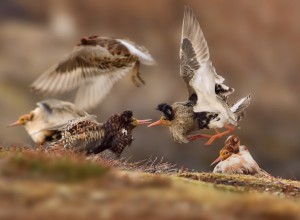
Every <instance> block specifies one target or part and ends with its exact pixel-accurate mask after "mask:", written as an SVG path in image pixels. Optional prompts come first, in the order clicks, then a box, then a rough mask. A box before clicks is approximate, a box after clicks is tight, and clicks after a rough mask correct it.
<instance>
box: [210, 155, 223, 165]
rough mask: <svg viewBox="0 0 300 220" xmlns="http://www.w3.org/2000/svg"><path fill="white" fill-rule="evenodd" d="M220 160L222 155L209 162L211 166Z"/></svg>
mask: <svg viewBox="0 0 300 220" xmlns="http://www.w3.org/2000/svg"><path fill="white" fill-rule="evenodd" d="M221 160H222V157H221V156H219V157H218V158H217V159H215V161H214V162H212V163H211V166H212V165H214V164H216V163H219V162H220V161H221Z"/></svg>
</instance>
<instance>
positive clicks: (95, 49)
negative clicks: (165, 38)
mask: <svg viewBox="0 0 300 220" xmlns="http://www.w3.org/2000/svg"><path fill="white" fill-rule="evenodd" d="M140 63H142V64H145V65H153V64H155V61H154V59H153V58H152V56H151V55H150V53H149V52H148V50H147V49H146V48H145V47H143V46H140V45H137V44H135V43H134V42H132V41H130V40H125V39H114V38H108V37H99V36H91V37H84V38H82V39H81V41H80V43H79V44H78V45H77V46H75V48H74V49H73V51H72V52H71V53H70V54H68V55H66V56H65V57H64V58H63V59H62V60H61V61H59V62H58V63H57V64H55V65H54V66H52V67H51V68H50V69H48V70H47V71H46V72H45V73H43V74H42V75H41V76H40V77H39V78H37V79H36V80H35V81H34V82H33V84H32V85H31V88H32V90H33V91H36V92H41V93H46V94H51V95H53V94H57V93H63V92H66V91H69V90H72V89H75V88H78V91H77V95H76V98H75V105H76V106H77V107H78V108H80V109H89V108H93V107H95V106H96V105H97V104H98V103H100V102H101V101H102V99H103V98H104V97H105V96H106V95H107V94H108V93H109V91H110V90H111V89H112V87H113V85H114V84H115V83H116V82H117V81H118V80H119V79H120V78H122V77H123V76H124V75H126V74H127V73H132V80H133V83H134V84H135V85H136V86H140V85H142V84H145V82H144V80H143V79H142V78H141V76H140V73H139V65H140Z"/></svg>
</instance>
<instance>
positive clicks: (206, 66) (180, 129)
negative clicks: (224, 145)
mask: <svg viewBox="0 0 300 220" xmlns="http://www.w3.org/2000/svg"><path fill="white" fill-rule="evenodd" d="M180 76H181V77H182V78H183V80H184V81H185V83H186V85H187V88H188V92H189V98H188V101H187V102H180V103H175V104H173V105H172V106H170V105H168V104H164V103H163V104H160V105H158V108H157V109H158V110H160V111H162V112H163V113H164V116H162V117H161V118H160V120H158V121H157V122H154V123H152V124H151V125H149V127H151V126H155V125H166V126H168V127H169V128H170V132H171V134H172V137H173V139H174V140H175V141H178V142H180V143H187V142H189V141H191V140H195V139H198V138H209V140H208V141H207V142H206V145H210V144H212V143H213V142H214V140H215V139H217V138H221V137H222V136H224V135H227V134H228V133H230V132H232V131H233V130H234V128H235V126H237V122H238V121H239V120H241V119H242V116H243V112H244V109H245V108H247V107H248V105H249V104H250V95H248V96H247V97H244V98H242V99H240V100H239V101H237V102H236V103H235V104H234V105H232V106H231V107H229V105H228V103H227V97H228V96H229V95H230V94H231V93H232V92H233V91H234V90H233V89H232V88H229V87H228V86H226V85H224V84H223V82H224V78H223V77H222V76H220V75H218V74H217V73H216V71H215V68H214V67H213V65H212V63H211V61H210V55H209V50H208V46H207V42H206V40H205V38H204V35H203V32H202V30H201V28H200V25H199V23H198V21H197V19H196V17H195V15H194V13H193V11H192V9H191V8H190V7H185V11H184V18H183V26H182V35H181V47H180ZM218 128H226V129H227V130H226V131H224V132H219V131H218V130H217V129H218ZM200 129H214V131H215V134H214V135H205V134H195V133H194V132H196V131H199V130H200Z"/></svg>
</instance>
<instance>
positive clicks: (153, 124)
mask: <svg viewBox="0 0 300 220" xmlns="http://www.w3.org/2000/svg"><path fill="white" fill-rule="evenodd" d="M156 125H161V120H158V121H156V122H153V123H152V124H150V125H148V128H149V127H152V126H156Z"/></svg>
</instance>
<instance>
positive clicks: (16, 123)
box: [7, 121, 21, 128]
mask: <svg viewBox="0 0 300 220" xmlns="http://www.w3.org/2000/svg"><path fill="white" fill-rule="evenodd" d="M19 125H21V124H20V122H19V121H16V122H14V123H12V124H10V125H7V127H8V128H10V127H14V126H19Z"/></svg>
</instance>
